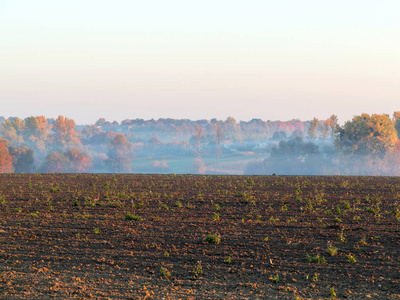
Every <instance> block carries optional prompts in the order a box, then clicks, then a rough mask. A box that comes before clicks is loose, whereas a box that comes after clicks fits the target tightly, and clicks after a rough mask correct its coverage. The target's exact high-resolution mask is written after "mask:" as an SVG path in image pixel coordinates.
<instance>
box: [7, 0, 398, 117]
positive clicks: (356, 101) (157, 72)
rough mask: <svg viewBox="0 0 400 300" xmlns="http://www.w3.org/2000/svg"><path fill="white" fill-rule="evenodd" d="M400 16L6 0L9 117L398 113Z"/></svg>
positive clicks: (304, 4) (348, 10)
mask: <svg viewBox="0 0 400 300" xmlns="http://www.w3.org/2000/svg"><path fill="white" fill-rule="evenodd" d="M399 13H400V1H399V0H392V1H385V0H376V1H369V0H353V1H352V0H343V1H342V0H329V1H327V0H313V1H311V0H301V1H300V0H292V1H289V0H274V1H269V0H259V1H251V0H247V1H243V0H241V1H235V0H229V1H223V0H213V1H209V0H203V1H190V0H182V1H176V0H169V1H165V0H163V1H151V0H147V1H121V0H113V1H111V0H110V1H101V0H96V1H92V0H79V1H77V0H68V1H61V0H47V1H45V0H35V1H32V0H29V1H28V0H9V1H4V0H3V1H2V0H0V116H1V115H2V116H4V117H10V116H18V117H22V118H24V117H27V116H31V115H33V116H37V115H45V116H47V117H57V116H58V115H60V114H61V115H65V116H67V117H70V118H74V119H75V120H76V122H77V123H80V124H88V123H93V122H95V121H96V120H97V119H98V118H100V117H105V118H106V119H107V120H110V121H113V120H117V121H121V120H124V119H135V118H143V119H151V118H155V119H158V118H161V117H162V118H166V117H170V118H188V119H211V118H218V119H226V118H227V117H228V116H232V117H234V118H235V119H236V120H238V121H239V120H250V119H252V118H261V119H263V120H282V121H284V120H291V119H295V118H299V119H301V120H310V119H312V118H313V117H314V116H316V117H318V118H319V119H325V118H327V117H328V116H330V115H331V114H333V113H334V114H336V115H338V116H339V121H340V122H344V121H346V120H349V119H351V118H352V116H353V115H357V114H360V113H363V112H367V113H389V114H391V113H393V111H396V110H400V18H399Z"/></svg>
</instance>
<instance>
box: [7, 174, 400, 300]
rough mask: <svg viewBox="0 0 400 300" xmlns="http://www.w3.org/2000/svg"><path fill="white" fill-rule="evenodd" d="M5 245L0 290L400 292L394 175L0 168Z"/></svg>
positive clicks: (39, 293) (32, 293)
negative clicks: (38, 171) (110, 172)
mask: <svg viewBox="0 0 400 300" xmlns="http://www.w3.org/2000/svg"><path fill="white" fill-rule="evenodd" d="M127 213H130V215H127ZM130 217H131V218H133V220H128V219H129V218H130ZM211 234H215V235H216V237H217V238H219V239H220V242H219V243H210V242H207V241H206V238H207V236H209V235H211ZM217 242H218V239H217ZM0 247H1V248H0V298H1V299H52V298H56V299H71V298H72V299H87V298H93V299H163V298H164V299H179V298H181V299H270V298H272V299H274V298H276V299H328V298H330V297H332V298H334V294H335V293H336V297H337V298H338V299H366V298H371V299H400V178H395V177H391V178H390V177H339V176H334V177H321V176H318V177H295V176H289V177H287V176H197V175H196V176H195V175H103V174H100V175H98V174H95V175H93V174H84V175H77V174H48V175H41V174H26V175H18V174H11V175H5V174H1V175H0ZM328 248H330V249H331V253H332V252H334V248H337V253H336V255H332V256H331V255H330V254H329V251H328ZM332 254H334V253H332ZM333 291H334V292H333Z"/></svg>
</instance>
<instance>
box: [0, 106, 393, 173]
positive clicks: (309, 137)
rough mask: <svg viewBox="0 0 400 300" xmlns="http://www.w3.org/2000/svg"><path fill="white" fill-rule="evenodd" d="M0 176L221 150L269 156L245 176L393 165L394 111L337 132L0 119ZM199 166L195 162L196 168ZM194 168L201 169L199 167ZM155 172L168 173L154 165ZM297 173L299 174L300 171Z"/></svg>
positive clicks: (279, 126)
mask: <svg viewBox="0 0 400 300" xmlns="http://www.w3.org/2000/svg"><path fill="white" fill-rule="evenodd" d="M0 123H1V125H0V139H1V140H0V172H1V173H6V172H72V173H75V172H119V173H124V172H132V166H134V163H133V160H134V159H135V158H141V157H147V158H148V157H154V158H157V157H179V158H181V157H194V158H196V159H197V160H201V159H202V157H205V156H207V155H209V156H210V155H214V156H215V159H217V160H218V159H220V157H221V155H222V156H223V155H224V153H225V152H227V151H231V152H232V151H236V153H239V152H246V151H249V150H251V151H253V152H255V151H256V152H257V151H258V152H260V153H264V154H269V158H268V159H266V160H264V161H263V162H262V163H253V164H252V165H251V164H250V166H249V168H248V171H249V172H251V169H254V170H256V171H254V172H255V173H263V174H269V173H270V171H271V170H274V168H275V169H276V168H277V164H278V162H279V165H280V166H283V164H286V165H287V167H288V168H292V169H295V168H296V166H298V168H300V169H301V166H302V164H303V165H304V163H305V162H307V161H314V160H315V159H316V157H319V158H320V160H319V161H318V160H317V163H316V164H319V163H320V162H321V160H322V159H323V160H324V161H323V163H322V165H324V166H325V165H329V164H328V163H327V161H329V162H332V161H333V160H335V159H336V160H337V159H338V158H339V157H340V158H341V159H342V160H344V159H345V158H349V157H350V156H356V157H357V159H364V160H365V159H366V158H368V159H369V160H374V161H377V160H383V159H386V160H388V159H392V160H395V159H397V157H398V156H400V155H399V152H400V146H399V145H400V144H399V140H398V136H400V112H395V113H394V114H393V116H392V117H390V116H389V115H387V114H372V115H369V114H362V115H359V116H354V117H353V119H352V120H350V121H347V122H345V123H344V124H343V126H340V125H339V124H338V119H337V117H336V116H335V115H332V116H331V117H329V118H328V119H326V120H319V119H317V118H314V119H313V120H310V121H300V120H291V121H286V122H282V121H263V120H261V119H253V120H251V121H248V122H244V121H240V122H237V121H236V120H235V119H234V118H232V117H229V118H227V119H226V120H217V119H211V120H197V121H192V120H188V119H183V120H176V119H158V120H143V119H132V120H124V121H122V122H121V123H118V122H115V121H114V122H109V121H107V120H105V119H104V118H101V119H99V120H98V121H97V122H95V123H94V124H90V125H79V124H76V123H75V121H74V120H73V119H69V118H67V117H64V116H59V117H58V118H57V119H50V118H46V117H44V116H36V117H34V116H31V117H28V118H25V119H20V118H18V117H12V118H8V119H5V118H3V117H0ZM197 164H199V161H197ZM200 165H201V163H200ZM152 167H153V168H154V169H155V170H159V171H160V172H163V171H166V170H167V168H168V166H167V164H166V163H164V162H160V161H157V160H154V162H153V166H152ZM300 169H299V170H300Z"/></svg>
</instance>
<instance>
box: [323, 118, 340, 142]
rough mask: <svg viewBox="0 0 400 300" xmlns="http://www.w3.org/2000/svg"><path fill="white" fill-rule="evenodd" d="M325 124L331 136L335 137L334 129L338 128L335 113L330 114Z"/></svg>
mask: <svg viewBox="0 0 400 300" xmlns="http://www.w3.org/2000/svg"><path fill="white" fill-rule="evenodd" d="M326 124H327V125H328V126H329V129H330V133H331V138H334V137H335V134H336V131H337V129H338V126H339V125H338V117H337V116H336V115H331V116H330V117H329V118H328V119H327V120H326Z"/></svg>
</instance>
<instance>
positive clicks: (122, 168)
mask: <svg viewBox="0 0 400 300" xmlns="http://www.w3.org/2000/svg"><path fill="white" fill-rule="evenodd" d="M107 155H108V160H107V162H106V163H107V165H108V166H109V168H110V171H112V172H117V173H128V172H130V171H131V169H132V159H133V156H134V153H133V144H132V143H130V142H129V141H128V140H127V139H126V136H125V135H123V134H118V135H116V136H115V138H114V139H113V140H112V141H111V143H110V150H109V151H108V154H107Z"/></svg>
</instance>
